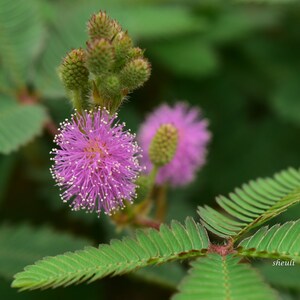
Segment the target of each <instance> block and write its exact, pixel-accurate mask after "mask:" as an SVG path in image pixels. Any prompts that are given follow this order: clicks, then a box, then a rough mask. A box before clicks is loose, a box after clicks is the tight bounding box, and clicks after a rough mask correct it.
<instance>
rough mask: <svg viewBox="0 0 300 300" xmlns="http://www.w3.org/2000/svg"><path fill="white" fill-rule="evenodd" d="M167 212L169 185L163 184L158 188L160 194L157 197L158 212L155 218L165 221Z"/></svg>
mask: <svg viewBox="0 0 300 300" xmlns="http://www.w3.org/2000/svg"><path fill="white" fill-rule="evenodd" d="M166 212H167V186H166V185H164V186H161V187H159V188H158V196H157V199H156V213H155V219H156V220H158V221H159V222H163V221H164V220H165V217H166Z"/></svg>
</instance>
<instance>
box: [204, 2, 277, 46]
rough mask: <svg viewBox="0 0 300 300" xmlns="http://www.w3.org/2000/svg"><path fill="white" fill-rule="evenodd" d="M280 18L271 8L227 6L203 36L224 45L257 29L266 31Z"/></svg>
mask: <svg viewBox="0 0 300 300" xmlns="http://www.w3.org/2000/svg"><path fill="white" fill-rule="evenodd" d="M278 16H280V15H279V14H278V13H277V12H276V11H275V10H272V8H269V9H257V8H256V7H253V8H252V9H251V7H248V8H247V9H245V8H243V7H233V6H231V5H229V6H228V7H227V9H224V10H223V11H222V13H220V14H219V15H218V17H217V18H216V20H213V22H212V23H211V25H210V27H209V30H207V32H206V33H205V34H204V36H205V38H206V39H208V40H209V41H210V42H214V43H219V44H225V43H229V42H234V41H236V40H237V39H243V38H245V37H247V36H249V35H250V34H251V33H252V32H253V31H255V30H257V29H262V28H263V29H266V28H269V27H271V26H272V25H274V24H276V21H277V19H278Z"/></svg>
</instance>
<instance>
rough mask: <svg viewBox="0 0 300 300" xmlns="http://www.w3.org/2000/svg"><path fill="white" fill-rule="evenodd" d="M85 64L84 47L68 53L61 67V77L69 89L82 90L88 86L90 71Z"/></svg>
mask: <svg viewBox="0 0 300 300" xmlns="http://www.w3.org/2000/svg"><path fill="white" fill-rule="evenodd" d="M85 65H86V57H85V53H84V51H83V50H82V49H75V50H72V51H71V52H69V53H68V54H67V56H66V57H65V58H64V60H63V62H62V64H61V66H60V68H59V71H60V78H61V80H62V82H63V84H64V85H65V87H66V88H67V89H69V90H81V89H83V88H85V87H86V85H87V82H88V79H89V71H88V69H87V68H86V66H85Z"/></svg>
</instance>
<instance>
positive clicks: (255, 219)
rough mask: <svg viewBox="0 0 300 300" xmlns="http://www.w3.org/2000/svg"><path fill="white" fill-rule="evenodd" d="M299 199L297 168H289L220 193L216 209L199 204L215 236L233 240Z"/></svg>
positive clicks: (200, 210) (203, 221)
mask: <svg viewBox="0 0 300 300" xmlns="http://www.w3.org/2000/svg"><path fill="white" fill-rule="evenodd" d="M299 201H300V172H299V170H295V169H292V168H289V169H288V170H285V171H282V172H280V173H277V174H275V176H274V177H273V178H265V179H261V178H259V179H257V180H255V181H250V182H249V183H248V184H244V185H243V186H242V187H241V188H237V189H235V192H234V193H230V194H229V197H224V196H220V197H218V198H217V202H218V204H219V205H220V206H221V208H223V209H224V210H225V211H226V213H227V214H226V215H225V214H222V213H219V212H218V211H217V210H215V209H212V208H210V207H209V206H204V207H199V211H198V212H199V214H200V217H201V219H202V223H203V225H204V226H205V227H206V228H207V229H208V230H209V231H211V232H213V233H215V234H216V235H218V236H221V237H224V238H228V237H232V238H233V239H234V240H237V239H238V238H240V237H241V235H243V234H244V233H245V232H247V231H249V230H250V229H252V228H254V227H256V226H259V225H261V224H263V223H264V222H266V221H268V220H269V219H271V218H274V217H275V216H277V215H279V214H280V213H282V212H284V211H285V210H286V209H287V208H288V207H290V206H292V205H294V204H296V203H298V202H299Z"/></svg>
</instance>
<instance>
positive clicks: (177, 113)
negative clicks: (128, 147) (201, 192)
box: [138, 102, 211, 186]
mask: <svg viewBox="0 0 300 300" xmlns="http://www.w3.org/2000/svg"><path fill="white" fill-rule="evenodd" d="M163 124H172V125H173V126H175V127H176V128H177V130H178V145H177V150H176V153H175V156H174V158H173V160H172V161H171V162H170V163H169V164H167V165H165V166H164V167H162V168H160V170H159V173H158V176H157V184H159V185H162V184H165V183H169V184H170V185H172V186H183V185H186V184H188V183H190V182H191V181H193V179H194V177H195V174H196V172H197V170H199V169H200V168H201V167H202V166H203V164H204V163H205V157H206V146H207V143H208V142H209V140H210V137H211V135H210V132H209V131H208V130H207V125H208V123H207V121H206V120H203V119H201V118H200V110H199V109H198V108H189V107H188V105H187V104H185V103H181V102H180V103H177V104H176V105H175V106H174V107H171V106H169V105H166V104H165V105H162V106H160V107H159V108H157V109H156V110H155V111H154V112H153V113H152V114H150V115H149V116H148V117H147V119H146V121H145V122H144V124H143V125H142V126H141V129H140V131H139V134H138V141H139V144H140V145H141V147H142V149H143V151H144V155H143V158H142V163H143V164H144V165H145V166H146V169H147V172H150V171H151V169H152V164H151V162H150V159H149V153H148V151H149V146H150V143H151V141H152V139H153V137H154V135H155V133H156V131H157V130H158V128H159V127H160V126H161V125H163Z"/></svg>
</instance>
